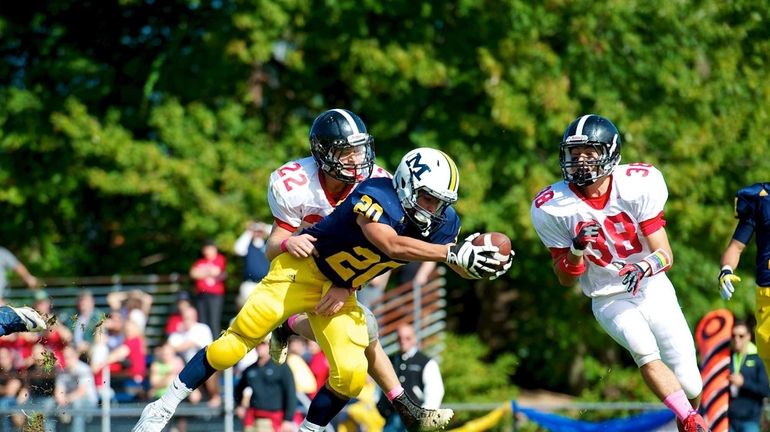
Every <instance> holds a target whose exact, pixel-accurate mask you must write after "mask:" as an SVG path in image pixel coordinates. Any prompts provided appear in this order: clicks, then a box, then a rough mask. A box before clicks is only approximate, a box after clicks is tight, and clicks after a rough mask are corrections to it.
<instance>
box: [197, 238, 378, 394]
mask: <svg viewBox="0 0 770 432" xmlns="http://www.w3.org/2000/svg"><path fill="white" fill-rule="evenodd" d="M331 285H332V284H331V282H330V281H329V280H328V279H327V278H326V277H325V276H324V275H323V274H322V273H321V271H320V270H319V269H318V267H317V266H316V264H315V261H313V258H294V257H292V256H291V255H289V254H288V253H284V254H281V255H279V256H278V257H276V258H275V259H274V260H273V262H272V263H271V264H270V272H269V273H268V274H267V276H265V278H264V279H262V281H261V282H260V283H259V284H258V285H257V287H256V288H254V291H252V293H251V295H249V298H248V299H247V300H246V303H245V304H244V305H243V308H241V310H240V312H238V315H236V317H235V320H234V321H233V323H232V324H231V325H230V327H229V328H228V329H227V330H226V331H225V332H224V333H223V334H222V336H220V337H219V338H218V339H217V340H215V341H214V342H213V343H212V344H211V345H209V346H208V348H207V350H206V359H207V360H208V361H209V364H211V366H213V367H214V368H215V369H217V370H224V369H227V368H229V367H231V366H233V365H234V364H236V363H237V362H238V361H239V360H240V359H241V358H243V356H245V355H246V353H247V352H249V351H250V350H251V349H252V348H254V347H255V346H256V345H257V344H258V343H259V342H261V341H262V340H263V339H264V338H265V337H266V336H267V334H268V333H270V332H271V331H272V330H273V329H274V328H276V327H277V326H278V325H279V324H281V323H282V322H283V321H285V320H286V319H287V318H289V317H290V316H291V315H294V314H297V313H301V312H307V313H308V318H309V321H310V326H311V327H312V328H313V333H314V334H315V337H316V340H317V342H318V344H319V345H320V346H321V349H322V350H323V352H324V354H325V355H326V358H327V359H328V360H329V367H330V371H329V381H328V385H329V387H331V389H332V390H334V391H335V392H337V393H339V394H340V395H343V396H346V397H349V398H353V397H356V396H357V395H358V393H360V392H361V389H362V388H363V386H364V383H365V382H366V375H367V362H366V356H365V355H364V350H365V349H366V346H367V345H368V344H369V338H368V335H367V330H366V318H365V316H364V312H363V310H362V309H361V308H360V307H359V306H358V303H357V302H356V297H355V296H354V295H350V296H348V298H347V300H346V301H345V305H344V306H343V308H342V310H340V312H338V313H337V314H336V315H334V316H332V317H323V316H319V315H316V314H314V313H312V312H313V309H314V308H315V306H316V305H317V304H318V303H319V302H320V301H321V297H322V296H323V295H324V294H325V293H326V292H327V291H328V290H329V288H330V287H331Z"/></svg>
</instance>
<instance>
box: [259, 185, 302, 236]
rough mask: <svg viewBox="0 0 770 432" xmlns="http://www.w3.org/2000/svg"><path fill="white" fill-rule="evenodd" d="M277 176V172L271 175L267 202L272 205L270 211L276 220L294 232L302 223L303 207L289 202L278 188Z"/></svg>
mask: <svg viewBox="0 0 770 432" xmlns="http://www.w3.org/2000/svg"><path fill="white" fill-rule="evenodd" d="M276 177H277V173H275V172H274V173H273V174H271V175H270V185H269V186H268V187H267V203H268V204H269V205H270V211H271V212H272V213H273V218H274V219H275V220H276V222H277V223H278V224H279V225H280V226H281V227H283V228H286V229H287V230H289V231H292V232H294V231H296V230H297V228H298V227H299V226H300V224H302V217H301V214H302V207H301V206H299V205H294V204H293V203H291V202H289V200H288V199H287V197H286V195H285V194H282V193H281V191H279V190H278V187H277V185H276V183H275V181H276ZM291 228H293V229H291Z"/></svg>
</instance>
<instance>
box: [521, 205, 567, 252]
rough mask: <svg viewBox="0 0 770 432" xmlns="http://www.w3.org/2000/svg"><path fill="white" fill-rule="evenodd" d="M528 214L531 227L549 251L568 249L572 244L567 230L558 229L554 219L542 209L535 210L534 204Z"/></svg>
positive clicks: (556, 221)
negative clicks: (530, 219)
mask: <svg viewBox="0 0 770 432" xmlns="http://www.w3.org/2000/svg"><path fill="white" fill-rule="evenodd" d="M530 214H531V218H532V225H533V226H534V227H535V231H536V232H537V235H538V237H540V241H542V242H543V244H544V245H545V247H547V248H549V249H552V248H559V249H563V248H567V249H569V247H570V245H571V244H572V235H571V234H570V232H569V231H568V230H563V229H559V226H558V220H557V219H556V218H555V217H553V216H551V215H550V214H548V213H546V212H545V211H543V210H542V208H541V209H538V208H536V207H535V206H534V204H533V205H532V208H531V210H530Z"/></svg>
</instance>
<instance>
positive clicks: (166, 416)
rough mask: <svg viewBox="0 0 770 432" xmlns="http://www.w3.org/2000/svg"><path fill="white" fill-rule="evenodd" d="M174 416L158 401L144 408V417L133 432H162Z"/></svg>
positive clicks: (140, 418)
mask: <svg viewBox="0 0 770 432" xmlns="http://www.w3.org/2000/svg"><path fill="white" fill-rule="evenodd" d="M173 415H174V413H173V412H171V411H169V410H168V409H166V408H165V407H164V406H163V405H162V404H161V403H160V399H158V400H156V401H155V402H153V403H150V404H147V406H146V407H144V410H142V416H141V417H139V421H138V422H136V425H135V426H134V428H133V429H131V432H162V431H163V428H165V427H166V424H167V423H168V422H169V420H171V417H172V416H173Z"/></svg>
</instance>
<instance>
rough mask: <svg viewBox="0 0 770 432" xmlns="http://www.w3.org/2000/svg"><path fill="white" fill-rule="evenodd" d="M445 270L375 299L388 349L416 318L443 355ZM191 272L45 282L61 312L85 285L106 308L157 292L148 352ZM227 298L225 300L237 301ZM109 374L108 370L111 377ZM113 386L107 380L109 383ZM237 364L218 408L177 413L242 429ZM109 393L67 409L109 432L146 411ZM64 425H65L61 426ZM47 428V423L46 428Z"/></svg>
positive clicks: (53, 413) (210, 425)
mask: <svg viewBox="0 0 770 432" xmlns="http://www.w3.org/2000/svg"><path fill="white" fill-rule="evenodd" d="M445 272H446V270H445V269H444V268H442V267H439V268H437V269H436V270H435V271H434V273H433V274H432V275H431V277H430V278H429V282H428V283H426V284H425V285H424V286H422V287H412V284H411V283H407V284H404V285H401V286H399V287H396V288H394V289H391V290H388V291H386V292H385V294H384V296H383V297H382V298H381V299H379V300H377V301H375V302H374V304H375V305H376V307H374V309H373V312H374V313H375V314H376V315H377V317H378V321H379V325H380V335H381V341H382V343H383V346H384V347H385V350H386V352H387V353H388V354H392V353H395V352H396V351H398V344H397V342H396V336H395V331H396V329H397V328H398V326H400V325H402V324H412V325H413V326H414V327H415V328H416V329H417V334H418V337H419V338H420V339H421V341H422V342H421V343H422V346H423V348H424V349H425V350H426V351H427V352H428V353H430V354H431V355H439V354H440V352H441V351H442V349H443V344H442V340H443V339H442V333H443V331H444V329H445V326H446V325H445V322H444V318H445V316H446V314H445V312H444V306H445V304H446V302H445V300H444V296H445V294H446V291H445V289H444V285H445V279H444V278H443V277H442V276H443V275H444V273H445ZM188 285H189V278H188V277H187V275H181V274H170V275H129V276H123V275H115V276H94V277H79V278H47V279H45V286H44V288H43V289H45V290H46V292H47V293H48V295H49V296H50V297H51V299H52V300H53V305H54V311H55V313H57V314H60V313H69V312H70V311H72V312H74V311H75V310H76V303H77V297H78V294H79V293H81V292H82V291H83V290H89V291H90V292H91V293H92V294H93V297H94V300H95V303H96V307H97V308H99V309H101V310H102V311H103V312H105V313H108V312H109V310H110V309H109V305H108V304H107V295H108V294H110V293H111V292H116V291H130V290H133V289H139V290H142V291H144V292H146V293H149V294H151V295H152V297H153V303H152V307H151V309H150V314H149V317H148V322H147V327H146V330H145V337H146V342H147V352H148V353H151V352H153V348H154V347H156V346H159V345H160V344H162V343H163V342H164V341H165V338H166V336H167V335H166V334H165V323H166V320H167V318H168V316H169V314H171V313H172V312H174V311H175V309H176V300H177V298H178V294H179V292H180V291H184V290H186V289H187V287H188ZM7 294H8V295H7V296H6V301H7V302H8V303H10V304H12V305H17V306H18V305H25V304H26V305H30V306H31V305H33V303H34V296H35V291H34V290H28V289H26V288H21V287H18V286H16V287H14V288H13V289H11V290H10V292H9V293H7ZM233 303H234V302H231V301H228V302H226V304H230V305H232V304H233ZM234 312H235V311H234V310H226V311H225V315H226V316H225V317H223V318H224V319H230V318H232V316H233V313H234ZM108 376H109V375H107V379H108V380H109V378H108ZM105 388H108V386H105ZM232 389H233V375H232V370H231V369H230V370H228V371H226V372H225V376H224V386H223V393H224V394H223V397H224V404H223V405H222V406H220V407H218V408H210V407H207V406H205V404H203V405H195V406H193V405H190V404H187V403H182V404H181V405H180V406H179V408H178V410H177V416H187V417H195V421H193V422H189V423H188V427H187V430H188V432H196V431H201V432H202V431H205V432H210V431H213V430H217V431H219V430H222V431H225V432H235V431H241V430H242V426H241V424H240V421H238V420H237V419H235V415H234V407H233V398H232ZM106 395H107V393H105V394H104V395H103V397H102V400H103V401H104V402H103V403H100V405H99V407H97V408H91V409H85V410H79V411H75V410H68V412H67V413H68V414H77V413H83V414H85V415H88V416H89V420H88V422H87V430H88V431H89V432H90V431H103V432H110V431H111V430H128V429H129V428H130V426H131V424H133V422H135V421H136V419H137V418H138V417H139V415H140V414H141V411H142V409H143V407H144V402H127V403H116V402H115V401H114V400H111V398H110V397H109V396H106ZM26 410H27V411H24V413H25V414H26V415H27V416H28V417H30V418H31V416H32V414H34V413H39V414H42V415H43V416H44V417H45V418H46V419H47V421H50V422H52V423H54V424H57V423H58V421H57V420H56V417H57V416H58V415H60V414H61V413H62V410H61V409H57V408H43V407H32V408H29V407H28V408H26ZM18 412H19V409H18V408H12V409H0V416H8V415H11V414H14V413H17V414H18ZM60 429H61V427H60ZM41 430H42V429H41Z"/></svg>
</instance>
